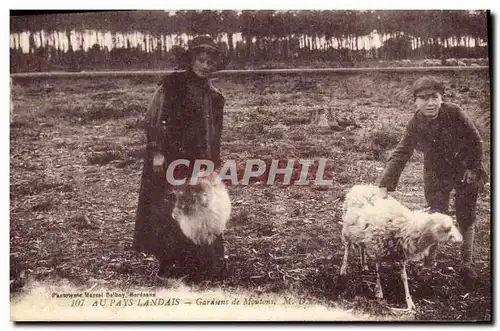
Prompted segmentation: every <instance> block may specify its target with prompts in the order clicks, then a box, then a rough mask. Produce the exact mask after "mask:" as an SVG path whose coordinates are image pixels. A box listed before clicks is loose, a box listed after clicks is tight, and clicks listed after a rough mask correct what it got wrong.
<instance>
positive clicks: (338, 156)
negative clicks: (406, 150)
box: [10, 72, 491, 320]
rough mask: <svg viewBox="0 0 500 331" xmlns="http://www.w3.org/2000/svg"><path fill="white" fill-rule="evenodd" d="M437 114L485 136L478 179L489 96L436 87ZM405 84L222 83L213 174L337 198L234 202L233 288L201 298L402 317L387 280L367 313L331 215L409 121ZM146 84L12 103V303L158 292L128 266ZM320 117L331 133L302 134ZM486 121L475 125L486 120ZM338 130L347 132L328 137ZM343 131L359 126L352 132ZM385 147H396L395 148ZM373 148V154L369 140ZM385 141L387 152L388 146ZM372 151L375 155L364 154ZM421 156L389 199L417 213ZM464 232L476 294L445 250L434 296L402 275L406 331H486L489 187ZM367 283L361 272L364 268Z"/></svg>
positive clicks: (271, 194)
mask: <svg viewBox="0 0 500 331" xmlns="http://www.w3.org/2000/svg"><path fill="white" fill-rule="evenodd" d="M441 75H442V77H443V78H445V80H446V81H447V87H448V92H447V99H448V100H449V101H452V102H455V103H458V104H460V105H461V106H462V107H463V109H465V110H466V111H467V112H468V113H469V114H470V115H471V117H473V118H474V119H475V120H476V122H477V123H478V125H479V126H480V127H481V130H482V133H483V134H484V136H485V137H484V138H485V142H486V147H487V148H486V152H485V158H486V160H487V161H488V166H489V159H490V154H489V141H490V135H489V121H488V118H489V113H490V94H489V93H490V92H489V77H488V75H487V73H474V72H469V73H466V72H463V73H456V74H452V73H450V74H441ZM416 77H417V75H416V74H403V73H400V74H383V73H380V74H377V73H371V74H357V75H324V76H312V77H298V76H265V77H254V78H251V77H246V78H243V77H240V78H236V77H234V78H219V79H218V81H217V82H216V85H218V86H219V87H220V89H221V90H222V91H223V93H224V94H225V96H226V100H227V102H226V108H225V122H224V134H223V141H224V142H223V147H222V149H223V156H224V158H225V159H237V160H245V159H248V158H254V157H256V158H263V159H266V158H269V159H270V158H278V159H297V158H305V159H312V158H320V157H323V158H327V159H329V162H328V165H327V174H326V176H325V177H327V178H331V179H333V180H334V185H333V187H331V188H329V189H327V190H325V189H321V190H320V189H317V188H315V187H301V188H298V187H294V186H283V185H281V186H265V185H262V184H259V183H255V184H253V185H249V186H234V187H230V188H229V189H230V194H231V198H232V201H233V215H232V218H231V223H230V225H229V228H228V230H227V232H226V234H225V244H226V254H227V255H228V266H229V277H228V278H227V279H226V280H224V281H223V282H218V283H204V284H198V286H199V287H201V288H205V287H206V288H208V287H211V286H217V287H221V288H222V289H228V290H232V289H237V288H244V289H245V290H250V291H252V292H254V293H284V292H288V291H293V292H295V293H301V294H304V295H306V296H308V297H310V298H313V299H314V300H317V301H318V302H323V303H324V304H326V305H331V304H337V305H338V304H340V305H342V306H344V307H346V308H355V309H358V310H361V311H365V312H368V313H371V314H390V313H391V312H390V310H389V309H388V308H387V306H392V307H404V306H405V303H404V295H403V287H402V284H401V280H400V278H399V273H398V272H397V269H395V268H393V267H392V266H391V265H387V266H385V268H384V270H383V274H382V277H383V279H384V290H385V300H384V301H382V302H379V301H377V300H376V299H375V298H374V293H373V286H374V282H375V274H374V271H373V270H371V271H370V272H368V273H365V274H363V273H362V272H361V269H360V267H359V264H358V263H356V262H357V261H354V260H355V259H357V258H353V261H352V262H353V263H351V268H350V274H351V275H352V277H350V278H349V280H348V281H347V282H345V281H344V282H343V281H340V280H339V277H338V274H339V269H340V264H341V259H342V254H343V248H342V243H341V239H340V232H341V226H340V224H339V223H338V222H339V221H340V208H341V200H342V196H343V195H344V193H345V192H346V190H347V189H348V188H349V187H351V186H352V185H354V184H358V183H374V182H376V180H377V178H378V176H379V175H380V173H381V171H382V169H383V166H384V157H385V156H386V155H387V150H388V149H390V148H392V147H393V144H394V143H395V142H396V141H397V137H398V135H399V134H400V133H401V132H402V130H403V128H404V125H405V123H406V121H407V120H408V119H409V118H410V116H411V115H412V113H413V107H412V104H411V97H410V95H409V84H411V82H412V81H413V80H414V79H415V78H416ZM154 85H155V80H154V79H146V78H141V79H109V80H108V79H98V80H88V79H81V80H44V81H33V80H30V81H24V82H18V83H17V84H16V85H14V88H13V100H14V107H15V110H14V121H13V122H12V124H11V155H10V162H11V174H10V178H11V182H10V190H11V214H10V216H11V220H10V225H11V240H10V244H11V291H12V295H16V293H19V292H20V291H21V290H22V288H23V285H24V284H25V282H26V280H27V279H37V280H43V281H54V280H58V279H67V280H70V281H71V282H72V283H74V284H77V285H79V284H88V283H92V282H99V283H102V284H107V285H110V286H112V287H129V286H151V287H157V286H162V285H164V283H163V281H162V280H161V279H158V278H157V277H156V276H155V275H156V272H157V268H158V262H157V260H156V259H155V258H154V257H153V256H149V255H145V254H138V253H136V252H133V251H131V250H130V246H131V242H132V235H133V230H134V218H135V208H136V204H137V200H138V189H139V181H140V175H141V167H142V159H141V157H142V153H143V149H144V144H145V137H144V135H143V133H142V132H141V130H140V129H138V128H137V125H136V123H137V120H139V119H140V118H141V117H142V115H143V114H144V112H145V110H146V107H147V104H148V102H149V99H150V97H151V96H152V92H153V89H154ZM319 109H328V110H330V112H331V114H332V118H331V120H332V122H330V123H334V124H333V125H331V126H330V127H327V128H323V129H319V128H318V127H311V126H310V125H309V124H308V123H309V120H310V114H311V112H313V111H316V110H319ZM484 114H486V115H484ZM342 123H348V124H347V125H345V126H342V125H339V124H342ZM351 124H355V125H351ZM394 132H395V133H396V134H394ZM375 136H378V137H382V138H381V139H380V138H378V139H375V138H374V137H375ZM395 139H396V140H395ZM374 141H375V142H374ZM421 173H422V156H421V155H420V154H418V153H417V154H416V155H414V157H413V158H412V160H411V161H410V162H409V164H408V165H407V168H406V170H405V172H404V173H403V175H402V177H401V180H400V184H399V187H398V191H397V192H396V193H395V196H396V197H397V198H399V199H401V200H402V201H403V202H404V203H406V204H407V205H408V206H410V207H413V208H420V207H423V206H425V200H424V198H423V188H422V176H421ZM476 226H477V232H476V255H475V258H476V267H477V271H478V274H479V279H478V281H477V283H476V286H474V287H472V288H467V287H465V286H464V285H463V284H462V283H461V280H460V277H459V276H458V273H457V271H458V267H459V265H460V261H459V247H458V246H455V245H452V246H447V247H442V248H441V249H440V251H439V254H438V257H437V260H438V266H437V268H436V269H435V270H434V272H433V279H432V281H430V282H429V281H427V282H426V281H423V280H421V279H419V278H418V276H417V272H418V266H416V265H411V266H410V268H409V278H410V290H411V293H412V295H413V299H414V301H415V304H416V306H417V313H416V315H415V319H418V320H436V319H437V320H490V319H491V278H490V276H491V275H490V272H491V268H490V248H491V245H490V244H491V239H490V238H491V237H490V235H491V233H490V185H489V184H487V186H486V188H485V191H484V192H483V193H482V194H481V196H480V199H479V205H478V220H477V225H476ZM372 269H373V268H372Z"/></svg>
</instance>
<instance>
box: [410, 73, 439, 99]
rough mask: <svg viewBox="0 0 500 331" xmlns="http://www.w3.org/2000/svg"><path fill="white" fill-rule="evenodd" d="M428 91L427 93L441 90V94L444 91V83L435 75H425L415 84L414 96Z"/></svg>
mask: <svg viewBox="0 0 500 331" xmlns="http://www.w3.org/2000/svg"><path fill="white" fill-rule="evenodd" d="M423 91H426V93H425V94H429V93H434V92H439V93H441V94H443V93H444V83H443V81H442V80H440V79H438V78H436V77H433V76H425V77H420V78H419V79H417V80H416V81H415V83H414V84H413V96H418V95H419V92H423Z"/></svg>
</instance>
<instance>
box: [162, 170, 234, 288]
mask: <svg viewBox="0 0 500 331" xmlns="http://www.w3.org/2000/svg"><path fill="white" fill-rule="evenodd" d="M197 180H198V182H197V183H196V184H194V185H191V184H189V182H188V183H186V184H185V185H182V186H177V187H175V188H173V191H172V192H170V193H171V195H170V196H173V197H174V198H173V199H172V200H173V201H172V207H171V208H169V207H168V205H169V203H165V206H164V208H162V209H161V210H160V211H159V212H166V211H168V210H170V212H169V214H170V215H168V216H167V217H165V218H164V219H165V221H164V222H163V223H162V224H161V228H160V229H158V230H157V233H158V235H159V236H162V239H161V242H162V245H161V247H160V248H159V255H160V256H159V260H160V272H159V274H160V275H165V274H166V272H167V269H169V268H170V266H175V268H176V270H180V271H181V272H184V273H187V274H189V275H190V276H192V277H195V278H200V277H205V276H209V277H224V273H225V269H226V265H225V264H226V263H225V258H224V243H223V237H222V235H223V232H224V230H225V229H226V225H227V223H228V221H229V218H230V215H231V200H230V198H229V194H228V191H227V188H226V186H225V185H224V183H222V182H221V181H220V180H219V179H217V178H213V177H212V178H198V179H197ZM171 271H172V272H174V271H173V269H172V270H171Z"/></svg>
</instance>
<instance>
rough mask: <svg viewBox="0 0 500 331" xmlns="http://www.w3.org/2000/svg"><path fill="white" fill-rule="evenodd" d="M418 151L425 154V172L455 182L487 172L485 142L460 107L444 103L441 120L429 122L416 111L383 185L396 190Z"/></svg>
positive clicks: (439, 118)
mask: <svg viewBox="0 0 500 331" xmlns="http://www.w3.org/2000/svg"><path fill="white" fill-rule="evenodd" d="M415 149H418V150H421V151H422V152H423V153H424V171H425V172H433V173H434V174H435V175H436V176H437V177H438V178H443V179H452V178H457V176H460V175H463V173H464V171H465V170H466V169H471V170H477V171H483V168H482V157H483V143H482V139H481V136H480V134H479V131H478V130H477V128H476V127H475V126H474V124H473V123H472V121H471V120H470V119H469V117H467V115H465V113H464V112H463V111H462V110H461V109H460V107H459V106H457V105H455V104H452V103H443V104H442V105H441V109H440V110H439V114H438V117H437V118H436V119H434V120H428V119H426V118H425V117H424V115H422V114H421V113H420V112H418V111H417V112H416V113H415V114H414V115H413V117H412V118H411V119H410V121H409V122H408V124H407V125H406V130H405V133H404V135H403V138H402V139H401V141H400V142H399V144H398V145H397V147H396V149H395V150H394V151H393V152H392V154H391V156H390V158H389V160H388V162H387V165H386V167H385V170H384V172H383V173H382V176H381V179H380V182H379V186H380V187H386V188H387V190H388V191H394V190H395V189H396V186H397V183H398V181H399V177H400V176H401V173H402V172H403V169H404V167H405V164H406V162H407V161H408V159H409V158H410V157H411V156H412V155H413V151H414V150H415Z"/></svg>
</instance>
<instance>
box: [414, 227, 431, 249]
mask: <svg viewBox="0 0 500 331" xmlns="http://www.w3.org/2000/svg"><path fill="white" fill-rule="evenodd" d="M433 242H434V236H433V233H432V227H431V226H429V227H427V228H425V230H424V231H423V232H422V233H421V235H420V237H419V238H418V240H417V246H418V247H419V248H421V249H422V248H425V247H427V246H430V245H432V244H433Z"/></svg>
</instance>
